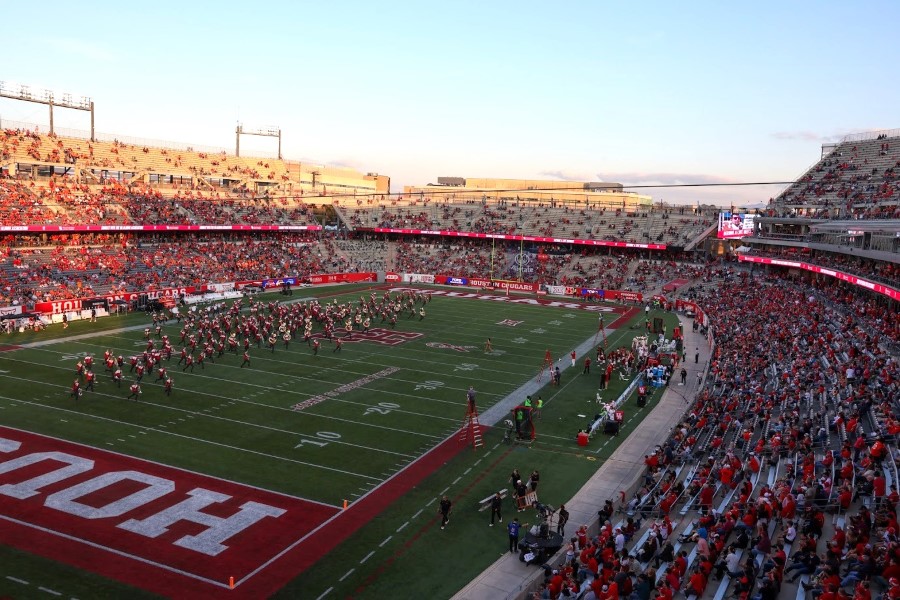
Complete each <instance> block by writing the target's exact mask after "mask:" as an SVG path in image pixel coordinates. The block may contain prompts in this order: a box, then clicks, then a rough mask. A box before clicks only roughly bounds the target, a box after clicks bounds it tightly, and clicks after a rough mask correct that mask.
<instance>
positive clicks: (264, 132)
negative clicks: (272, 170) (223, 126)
mask: <svg viewBox="0 0 900 600" xmlns="http://www.w3.org/2000/svg"><path fill="white" fill-rule="evenodd" d="M242 135H258V136H262V137H274V138H278V160H281V127H277V126H276V127H264V128H262V129H244V126H243V125H242V124H240V123H238V126H237V129H235V130H234V137H235V142H234V155H235V156H240V155H241V136H242Z"/></svg>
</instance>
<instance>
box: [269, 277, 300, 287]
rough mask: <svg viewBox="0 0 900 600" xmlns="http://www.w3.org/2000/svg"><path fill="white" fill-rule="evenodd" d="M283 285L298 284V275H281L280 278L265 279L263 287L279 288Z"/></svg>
mask: <svg viewBox="0 0 900 600" xmlns="http://www.w3.org/2000/svg"><path fill="white" fill-rule="evenodd" d="M283 285H297V278H296V277H279V278H278V279H263V280H262V287H263V288H264V289H269V288H278V287H281V286H283Z"/></svg>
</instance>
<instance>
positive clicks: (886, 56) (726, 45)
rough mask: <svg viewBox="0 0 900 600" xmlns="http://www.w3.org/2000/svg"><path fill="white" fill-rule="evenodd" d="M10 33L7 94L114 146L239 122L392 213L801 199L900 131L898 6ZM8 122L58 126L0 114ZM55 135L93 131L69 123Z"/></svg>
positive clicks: (322, 6) (13, 108) (454, 12)
mask: <svg viewBox="0 0 900 600" xmlns="http://www.w3.org/2000/svg"><path fill="white" fill-rule="evenodd" d="M3 20H4V47H5V48H6V49H7V52H6V60H5V61H4V64H3V66H2V68H0V80H4V81H12V82H17V83H24V84H30V85H31V86H33V87H35V88H45V89H50V90H53V91H56V92H71V93H72V94H74V95H77V96H80V95H86V96H91V97H92V98H93V99H94V101H95V102H96V105H97V123H96V128H97V130H98V131H102V132H108V133H115V134H121V135H123V136H131V137H145V138H152V139H160V140H174V141H180V142H190V143H194V144H197V145H208V146H223V147H227V148H230V149H232V150H233V147H234V127H235V125H236V123H237V122H238V121H241V122H243V123H244V125H245V126H247V127H261V126H268V125H278V126H280V127H281V129H282V131H283V134H284V155H285V156H286V157H287V158H293V159H309V160H315V161H317V162H322V163H331V164H341V165H347V166H352V167H354V168H358V169H361V170H363V171H377V172H380V173H384V174H387V175H390V176H391V178H392V183H393V188H394V190H395V191H396V190H399V189H400V186H402V185H406V184H425V183H428V182H434V181H436V179H437V177H438V176H441V175H449V176H461V177H510V178H543V179H548V178H549V179H554V178H564V179H567V178H572V179H576V180H584V179H586V180H605V181H618V182H621V183H625V184H648V183H676V182H683V183H704V182H729V181H775V180H778V181H780V180H789V179H793V178H795V177H796V176H798V175H799V174H800V173H801V172H802V171H804V170H805V169H806V168H807V167H808V166H809V165H810V164H812V163H813V162H815V160H816V159H817V157H818V155H819V148H820V146H821V144H822V143H823V142H825V141H832V140H836V139H839V138H840V137H841V136H842V135H844V134H847V133H856V132H861V131H867V130H876V129H890V128H896V127H900V113H898V111H897V106H898V105H900V102H898V101H900V98H898V85H900V81H898V78H897V58H898V57H900V41H898V39H900V37H898V36H897V35H896V34H895V33H894V32H893V31H892V28H894V27H895V25H896V23H898V21H900V3H898V2H896V1H884V2H846V1H842V2H783V1H782V2H755V3H733V2H687V3H673V2H656V1H651V2H640V3H637V2H630V3H626V2H612V1H609V2H602V1H599V0H598V1H587V0H583V1H580V2H531V1H521V0H520V1H515V2H512V1H510V2H484V1H482V2H469V1H459V2H440V3H437V2H398V1H395V2H342V1H339V0H336V1H331V2H321V1H317V2H302V1H301V2H261V3H257V4H252V3H251V4H248V3H245V2H241V3H237V2H232V3H229V2H217V3H210V2H169V1H165V0H164V1H157V2H151V3H149V4H148V3H133V2H102V1H101V2H90V3H86V4H84V5H79V6H75V5H73V4H71V3H70V2H57V1H53V0H51V1H50V2H47V3H44V4H41V5H33V4H28V3H13V4H11V5H5V6H4V7H3ZM17 24H20V25H18V26H17ZM64 113H68V114H64ZM0 119H13V120H20V121H28V122H38V123H46V122H47V115H46V110H45V108H44V107H42V106H39V105H33V104H26V103H20V102H12V101H8V100H0ZM57 126H58V127H72V128H78V129H87V127H88V121H87V118H86V117H85V116H84V115H83V114H82V113H76V112H74V111H58V113H57ZM266 142H268V140H262V139H254V138H244V141H242V146H243V147H244V149H245V150H246V151H247V152H250V151H252V149H254V148H260V149H262V148H266V147H268V148H269V149H272V146H271V145H269V146H266V145H265V144H266ZM260 144H262V145H260ZM649 193H651V195H653V196H654V198H656V199H660V198H662V199H664V200H670V201H690V200H694V199H698V198H699V199H701V200H702V201H717V202H719V203H728V202H729V201H736V202H738V203H747V202H758V201H764V200H766V199H767V198H768V197H769V196H770V195H772V194H773V193H774V191H773V190H770V189H735V188H724V189H715V190H680V191H679V190H674V189H661V190H652V191H650V192H649Z"/></svg>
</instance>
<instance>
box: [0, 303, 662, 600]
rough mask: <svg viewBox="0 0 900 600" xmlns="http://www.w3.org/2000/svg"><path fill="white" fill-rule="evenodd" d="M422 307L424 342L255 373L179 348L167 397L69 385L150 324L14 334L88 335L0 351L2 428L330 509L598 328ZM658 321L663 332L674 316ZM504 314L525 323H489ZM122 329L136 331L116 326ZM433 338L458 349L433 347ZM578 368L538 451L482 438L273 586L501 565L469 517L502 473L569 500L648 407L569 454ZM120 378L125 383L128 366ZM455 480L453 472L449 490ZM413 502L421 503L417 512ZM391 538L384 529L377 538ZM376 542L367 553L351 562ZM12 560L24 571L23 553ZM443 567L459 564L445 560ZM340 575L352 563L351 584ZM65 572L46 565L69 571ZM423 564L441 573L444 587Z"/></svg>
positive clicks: (484, 308) (355, 588)
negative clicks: (80, 390)
mask: <svg viewBox="0 0 900 600" xmlns="http://www.w3.org/2000/svg"><path fill="white" fill-rule="evenodd" d="M343 289H346V288H342V291H343ZM317 293H323V291H320V290H317ZM324 293H333V290H324ZM360 293H361V292H359V291H354V292H353V293H350V294H348V295H347V296H346V297H343V298H339V300H345V299H349V300H351V301H354V300H357V299H358V298H359V294H360ZM298 295H299V294H298ZM304 295H309V294H304ZM273 299H281V297H277V296H273ZM426 310H427V317H426V318H425V319H424V320H423V321H419V318H418V316H415V317H413V318H412V319H407V318H406V317H405V316H404V317H403V318H401V319H400V321H399V322H398V324H397V331H400V332H417V333H422V334H423V336H422V337H420V338H418V339H415V340H413V341H409V342H407V343H405V344H403V345H400V346H394V347H386V346H379V345H375V344H372V343H361V344H345V345H344V348H343V350H342V351H341V352H340V353H333V352H332V351H331V350H332V346H331V345H330V343H328V342H326V343H323V345H322V349H321V351H320V354H319V356H313V355H312V352H311V350H310V349H309V348H308V347H307V346H306V345H305V344H303V343H302V342H298V341H295V342H293V343H292V344H291V345H290V347H289V348H288V349H284V348H283V346H282V345H281V344H279V345H278V348H277V349H276V351H275V352H274V353H270V352H268V351H262V350H257V349H255V348H254V349H253V350H252V351H251V354H252V357H253V358H252V361H253V362H252V365H251V366H250V368H244V369H241V368H239V364H240V357H239V356H234V355H230V354H226V356H225V357H222V358H221V359H217V362H216V363H215V364H209V363H208V364H207V367H206V368H205V369H203V370H201V369H199V368H196V369H195V370H194V372H193V373H190V372H188V373H182V372H181V369H180V367H177V365H175V362H176V361H177V358H178V355H177V351H176V355H175V357H174V358H173V360H172V362H171V365H170V371H171V372H172V373H173V374H174V377H175V394H174V396H173V397H172V398H166V397H165V396H164V394H163V393H162V388H161V386H158V385H156V384H154V383H149V382H150V381H153V380H154V379H155V377H156V376H155V374H152V375H150V374H148V375H147V376H145V384H144V386H143V390H144V393H143V395H142V397H141V400H140V402H137V403H135V402H129V401H126V400H125V397H126V396H127V394H128V391H127V382H126V383H123V386H122V388H121V389H119V388H117V387H116V386H115V385H114V384H113V383H112V382H111V381H110V380H109V378H108V376H107V375H105V374H104V373H103V367H102V365H98V366H97V367H95V371H96V372H97V373H98V384H97V391H96V392H86V393H85V395H84V396H83V397H82V398H81V399H80V400H78V401H77V402H76V401H74V400H73V399H71V398H69V394H68V392H69V387H70V385H71V382H72V379H73V378H74V375H75V373H74V364H75V362H76V357H77V356H80V355H83V354H84V353H92V354H94V355H95V356H96V355H99V356H101V358H102V354H103V351H104V350H105V349H111V350H112V351H113V352H114V354H123V355H124V356H129V355H130V354H132V353H138V352H140V351H141V350H142V348H143V329H142V327H143V325H144V323H145V322H146V316H142V315H130V316H124V317H110V318H107V319H101V321H100V322H99V323H97V324H87V323H79V322H76V323H73V324H72V326H71V327H70V328H69V329H68V330H66V331H65V332H64V333H63V332H61V331H60V328H59V326H56V327H55V328H53V329H51V330H50V331H49V332H42V333H38V334H18V335H17V336H11V337H10V338H9V339H8V340H5V341H7V343H25V342H27V341H35V340H39V339H46V338H49V337H51V336H54V335H55V336H60V335H64V336H72V335H77V334H81V333H85V332H93V333H96V335H93V336H91V337H90V338H87V339H81V340H66V341H60V342H59V343H54V344H50V345H46V346H42V347H40V348H28V349H22V350H18V351H15V352H4V353H0V370H3V371H8V372H7V373H3V374H0V378H2V390H0V408H2V413H0V414H2V417H3V421H2V422H3V423H4V424H6V425H9V426H12V427H19V428H22V429H26V430H29V431H33V432H36V433H45V434H47V435H53V436H58V437H61V438H65V439H69V440H73V441H76V442H81V443H85V444H89V445H93V446H97V447H99V448H106V449H110V450H114V451H117V452H123V453H126V454H130V455H133V456H137V457H141V458H147V459H151V460H155V461H159V462H163V463H166V464H171V465H174V466H179V467H184V468H187V469H191V470H196V471H200V472H203V473H208V474H210V475H215V476H219V477H225V478H228V479H232V480H235V481H239V482H244V483H249V484H252V485H257V486H261V487H264V488H267V489H272V490H275V491H280V492H285V493H289V494H294V495H298V496H301V497H304V498H309V499H311V500H316V501H320V502H324V503H327V504H331V505H333V506H340V504H341V503H342V501H343V500H344V499H349V500H350V501H353V500H354V499H355V498H358V497H359V496H361V495H362V494H364V493H366V492H367V491H368V490H371V489H372V488H373V487H375V486H376V485H378V484H379V483H380V482H381V481H383V480H384V479H386V478H387V477H388V476H390V475H391V474H392V473H395V472H397V471H398V470H400V469H402V468H403V467H404V466H405V465H406V464H408V463H409V462H411V461H412V460H413V459H415V458H416V457H418V456H420V455H421V454H422V453H424V452H425V451H427V450H428V449H429V448H431V447H433V446H434V445H435V444H437V443H438V442H439V441H441V440H442V439H444V438H445V437H446V436H447V435H450V434H452V433H453V432H455V431H457V430H458V429H459V426H460V424H461V422H462V418H463V416H464V400H465V391H466V389H467V388H468V386H469V385H474V386H475V387H476V389H477V390H478V405H479V408H480V410H481V411H482V412H484V410H485V409H487V408H488V407H490V406H491V405H493V404H494V403H495V402H497V401H498V400H500V399H502V398H504V397H505V396H507V395H508V394H510V393H513V392H514V391H515V390H516V389H517V388H518V387H519V386H520V385H522V384H523V383H524V382H526V381H528V380H531V379H533V378H535V376H536V375H537V374H538V372H539V370H540V366H541V363H542V360H543V356H544V350H545V349H546V348H550V349H551V351H552V353H553V355H554V356H563V357H566V356H567V354H568V352H569V351H570V350H571V349H572V348H573V347H575V346H576V345H578V344H579V343H581V342H583V341H585V340H586V339H590V338H591V337H592V336H593V335H594V333H595V332H596V328H597V316H596V314H595V313H592V312H589V311H581V310H569V309H563V308H545V307H534V306H528V305H511V304H506V303H499V302H490V301H483V300H468V299H466V300H463V299H451V298H444V297H441V296H435V297H434V299H433V301H432V302H431V303H429V304H428V305H427V307H426ZM666 316H667V318H668V319H669V324H668V326H669V328H671V326H672V324H674V317H673V316H672V315H666ZM504 319H511V320H515V321H521V323H520V324H519V325H517V326H515V327H509V326H506V325H499V324H498V323H499V322H500V321H502V320H504ZM120 324H121V325H138V326H139V328H138V329H137V330H133V331H113V330H112V329H113V328H114V327H115V326H117V325H120ZM379 326H381V327H387V324H386V323H385V324H380V323H379V322H378V320H377V319H376V320H375V322H374V323H373V327H379ZM179 329H180V327H178V326H176V325H174V324H172V325H169V326H167V327H166V333H168V334H169V336H170V337H171V338H172V339H173V344H174V345H175V346H176V350H177V349H178V348H179V346H178V344H177V341H178V340H177V338H178V330H179ZM635 333H639V331H637V330H630V329H627V328H625V329H621V330H620V331H619V332H617V333H614V334H612V335H610V338H609V340H608V344H609V348H614V347H616V346H618V345H630V341H631V337H632V336H633V335H634V334H635ZM487 337H491V338H492V340H493V345H494V348H495V349H496V350H497V351H498V352H496V353H494V354H492V355H486V354H484V353H483V352H482V347H483V345H484V342H485V339H486V338H487ZM429 342H438V343H443V344H451V345H454V346H458V347H463V349H465V350H467V351H466V352H460V351H457V350H454V349H452V348H446V347H445V348H434V347H429V346H427V343H429ZM599 342H600V340H598V343H599ZM592 358H593V356H592ZM564 360H568V359H567V358H565V359H564ZM387 368H396V369H398V370H397V371H396V372H394V373H393V374H390V375H388V376H387V377H383V378H380V379H376V380H374V381H372V382H371V383H368V384H367V385H364V386H362V387H359V388H358V389H355V390H352V391H347V392H344V393H340V394H339V395H337V396H335V397H331V398H329V399H327V400H326V401H324V402H322V403H320V404H317V405H315V406H313V407H310V408H306V409H305V410H302V411H295V410H292V409H291V408H292V406H293V405H294V404H296V403H298V402H301V401H303V400H306V399H308V398H311V397H315V396H317V395H320V394H325V393H326V392H332V391H334V390H335V389H336V388H338V387H339V386H341V385H345V384H348V383H352V382H354V381H357V380H359V379H361V378H363V377H366V376H370V375H373V374H376V373H378V372H380V371H382V370H384V369H387ZM580 372H581V369H580V367H579V368H578V369H577V371H576V370H570V371H567V372H565V373H564V375H563V380H562V386H560V387H559V388H556V387H550V386H548V387H546V388H544V389H542V390H541V391H540V392H538V393H539V394H540V395H542V396H543V398H544V399H545V401H546V402H547V405H546V408H545V409H544V415H543V419H542V420H541V421H540V422H539V423H538V427H537V429H538V436H539V438H538V441H537V442H536V443H535V444H534V445H533V447H532V448H531V449H525V448H522V447H507V446H501V447H499V448H497V449H496V450H493V452H492V454H490V456H488V457H487V458H484V457H483V455H484V454H486V453H487V451H488V449H489V448H491V447H492V446H493V445H494V444H496V443H497V442H499V441H500V438H501V436H502V432H500V431H499V430H495V431H492V432H490V433H489V434H488V435H487V437H486V444H487V446H486V448H484V449H481V450H479V451H478V452H472V451H466V452H464V453H463V454H462V455H461V456H459V457H458V458H457V459H455V460H453V461H451V462H450V463H449V464H447V465H446V466H445V467H444V468H443V469H441V470H440V471H438V472H436V473H435V474H433V475H432V476H431V477H429V478H428V479H427V480H426V481H424V482H423V483H422V484H421V485H419V486H418V488H417V489H415V490H412V491H411V492H410V493H408V494H406V495H405V496H404V497H403V498H401V499H400V500H399V501H398V502H396V503H395V504H394V505H392V506H391V507H390V508H389V509H388V510H387V511H385V513H384V514H382V515H380V516H379V517H378V518H377V519H375V520H374V521H373V522H372V523H371V524H369V525H367V526H366V527H364V528H363V529H362V530H361V531H359V532H358V533H357V534H355V535H354V536H353V537H352V539H351V540H350V541H348V542H346V543H344V544H341V545H340V546H339V547H338V548H336V549H335V550H334V551H333V552H331V553H329V554H328V555H327V556H325V557H323V558H322V559H321V560H320V561H319V563H318V564H316V565H315V567H314V568H313V569H310V570H309V571H308V572H307V573H304V574H302V575H301V576H300V577H298V578H297V579H296V580H295V581H294V582H292V583H291V584H290V585H289V586H288V587H286V588H285V589H284V590H283V593H282V596H283V597H303V598H306V597H310V598H316V597H318V596H319V595H320V594H321V593H322V592H324V591H325V590H327V589H328V588H329V587H331V588H333V590H332V592H331V594H332V595H333V597H345V596H347V595H351V594H352V595H354V596H355V597H371V598H379V597H381V598H383V597H387V596H386V594H389V595H391V596H395V594H396V592H397V591H398V590H400V589H402V590H403V595H404V596H409V597H415V596H416V595H418V596H421V597H424V596H423V594H424V595H426V596H427V597H434V598H439V597H446V596H450V595H452V593H453V592H455V591H456V590H458V589H459V588H460V587H462V586H463V585H464V584H465V583H466V582H468V581H469V580H470V579H471V578H472V577H473V576H474V575H475V574H477V573H478V572H479V571H481V570H482V569H483V568H484V567H485V566H487V565H489V564H490V563H491V562H492V561H493V560H495V559H496V558H497V556H499V553H500V552H501V551H502V550H503V546H504V545H505V530H504V528H501V527H494V528H489V527H487V520H488V516H489V514H488V513H478V512H477V511H475V510H474V503H475V502H476V501H477V500H479V499H481V498H483V497H485V496H486V495H488V494H489V493H490V492H491V491H496V490H497V489H499V488H500V487H502V486H503V485H504V484H505V482H506V479H507V476H508V473H509V472H510V471H511V470H512V468H513V467H518V468H519V469H520V470H521V471H522V472H523V474H525V473H526V472H527V473H530V472H531V470H532V469H535V468H536V469H539V470H540V471H541V472H542V473H543V474H544V475H543V479H542V485H543V486H545V487H544V489H545V490H547V493H548V494H550V493H552V496H551V497H549V498H548V497H546V496H543V495H542V499H544V500H546V501H548V502H551V503H557V504H558V503H559V502H560V501H564V499H565V498H568V497H570V496H571V495H572V494H573V493H574V492H575V491H577V490H578V488H580V487H581V485H582V484H583V483H584V481H585V480H586V479H587V478H588V477H589V476H590V474H591V473H592V472H593V471H594V470H595V469H596V468H597V466H598V465H599V464H601V461H602V460H604V459H605V458H606V457H608V456H609V454H610V453H611V452H612V450H613V449H614V447H615V446H616V445H617V443H618V441H619V440H621V439H624V437H625V436H626V435H627V433H628V432H629V431H630V429H631V428H633V427H634V426H635V425H636V424H637V423H638V422H639V419H640V416H641V415H642V414H646V411H648V410H649V409H650V407H651V406H652V403H651V405H650V406H648V407H647V408H646V409H643V410H641V411H638V410H637V409H636V407H634V406H633V405H631V406H630V407H627V408H626V419H628V421H627V423H626V427H625V428H624V430H623V432H622V436H621V437H620V438H614V439H613V440H612V441H611V442H610V443H607V444H606V445H603V442H605V441H606V439H605V438H597V439H595V440H594V441H593V442H592V446H591V447H590V448H588V449H587V451H582V450H579V449H578V448H577V446H576V445H575V443H574V435H575V433H576V431H577V429H578V428H579V427H583V426H584V425H586V424H587V421H588V417H590V416H592V415H593V413H594V412H595V410H596V403H595V402H594V397H595V393H596V388H597V384H598V380H599V371H596V370H595V371H594V372H593V373H592V374H591V375H590V376H581V375H580ZM125 375H126V380H127V379H128V369H127V367H126V368H125ZM546 380H547V378H546V376H545V377H544V381H546ZM626 383H627V382H624V381H619V380H618V378H617V377H616V378H615V379H614V381H613V383H612V384H611V386H610V389H609V390H607V391H606V392H605V394H604V399H606V400H613V399H614V398H615V397H616V396H617V395H618V393H619V392H620V391H621V390H622V389H623V388H624V387H625V385H626ZM578 415H585V417H579V416H578ZM635 415H637V416H635ZM632 417H634V418H632ZM122 440H124V441H122ZM479 460H480V461H481V462H479V464H478V465H477V466H476V465H475V462H476V461H479ZM298 473H302V476H301V477H298V476H297V474H298ZM457 478H460V479H459V482H458V483H457V484H453V483H452V482H454V481H455V480H457ZM448 486H450V488H451V489H450V491H449V492H448V494H451V495H453V496H454V497H457V498H458V500H457V510H456V511H455V517H454V519H453V523H452V526H451V528H448V531H446V532H442V531H440V529H439V527H435V526H434V524H433V523H432V522H431V521H432V520H433V518H434V517H435V514H436V506H435V505H434V504H432V505H431V506H430V507H427V509H425V508H424V507H426V505H427V503H428V502H429V501H433V499H434V498H435V497H436V495H437V493H438V492H439V491H440V490H442V489H444V488H446V487H448ZM419 510H422V511H423V512H421V513H420V514H419V516H418V517H417V518H416V519H411V518H410V517H411V515H413V514H415V513H416V512H417V511H419ZM407 521H408V525H406V526H405V527H404V528H403V529H402V530H401V531H400V532H398V531H397V529H398V528H399V527H400V526H401V525H402V524H403V523H404V522H407ZM444 534H446V535H444ZM389 535H390V536H392V537H391V539H390V540H388V541H387V542H385V543H384V544H382V545H380V546H379V544H381V542H382V541H384V540H385V539H386V538H387V536H389ZM438 536H440V537H438ZM492 548H495V549H492ZM373 549H374V550H376V552H375V554H374V555H373V556H372V557H371V558H370V559H368V560H366V561H365V563H363V564H360V560H361V559H362V558H363V557H365V556H366V555H367V554H368V553H369V552H371V551H372V550H373ZM23 556H26V555H21V556H20V558H19V559H18V563H21V562H23V561H24V562H28V561H27V560H25V559H24V558H22V557H23ZM42 560H43V559H35V561H42ZM448 561H452V563H453V568H452V569H448V568H447V564H448ZM43 562H46V561H43ZM45 568H46V567H45ZM350 568H353V569H354V572H353V573H351V574H350V575H347V576H346V577H344V576H345V575H346V573H347V571H348V570H349V569H350ZM67 569H68V568H65V567H60V568H59V569H58V570H53V569H51V570H52V571H54V572H56V571H59V572H60V573H65V572H68V571H67ZM434 573H441V577H440V578H439V581H435V578H434ZM11 574H12V573H11ZM12 575H14V574H12ZM341 577H344V580H343V581H340V579H341ZM63 578H65V577H63ZM24 579H27V577H24ZM109 585H111V586H115V585H116V584H114V583H112V582H110V584H109ZM122 589H123V591H124V587H123V588H122ZM317 590H318V591H317ZM85 595H86V596H87V595H88V594H85Z"/></svg>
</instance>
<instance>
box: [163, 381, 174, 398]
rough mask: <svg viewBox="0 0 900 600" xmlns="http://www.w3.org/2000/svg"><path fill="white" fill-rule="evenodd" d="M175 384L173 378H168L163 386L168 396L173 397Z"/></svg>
mask: <svg viewBox="0 0 900 600" xmlns="http://www.w3.org/2000/svg"><path fill="white" fill-rule="evenodd" d="M173 383H175V382H174V381H172V378H171V377H166V381H165V383H164V384H163V385H164V386H165V388H164V389H165V392H166V396H171V395H172V384H173Z"/></svg>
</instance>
